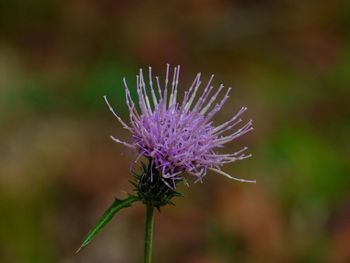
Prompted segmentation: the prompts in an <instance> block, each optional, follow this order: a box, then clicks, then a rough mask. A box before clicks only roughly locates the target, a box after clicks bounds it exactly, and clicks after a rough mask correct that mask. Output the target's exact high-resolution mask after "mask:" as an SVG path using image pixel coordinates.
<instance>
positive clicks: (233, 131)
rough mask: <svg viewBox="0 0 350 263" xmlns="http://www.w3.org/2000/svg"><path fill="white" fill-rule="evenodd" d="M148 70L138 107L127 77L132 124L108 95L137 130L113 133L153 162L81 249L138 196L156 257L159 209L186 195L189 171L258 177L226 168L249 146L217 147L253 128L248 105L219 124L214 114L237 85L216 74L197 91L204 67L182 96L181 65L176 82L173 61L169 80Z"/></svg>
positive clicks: (148, 249) (140, 81)
mask: <svg viewBox="0 0 350 263" xmlns="http://www.w3.org/2000/svg"><path fill="white" fill-rule="evenodd" d="M148 73H149V76H148V85H147V87H146V82H145V79H144V76H143V72H142V69H140V72H139V75H137V76H136V80H137V85H136V91H137V95H138V108H137V107H136V105H135V103H134V101H133V99H132V98H131V94H130V90H129V88H128V85H127V83H126V80H125V78H124V85H125V94H126V103H127V105H128V108H129V117H130V124H126V123H125V122H124V121H123V120H122V119H121V118H120V117H119V116H118V115H117V114H116V113H115V111H114V110H113V108H112V106H111V105H110V103H109V102H108V100H107V98H106V96H104V99H105V101H106V103H107V105H108V107H109V109H110V111H111V112H112V113H113V115H114V116H115V117H116V118H117V119H118V121H119V122H120V123H121V125H122V126H123V127H124V128H125V129H127V130H129V131H130V133H131V142H125V141H122V140H119V139H118V138H115V137H114V136H111V138H112V139H113V140H114V141H116V142H117V143H121V144H123V145H124V146H127V147H130V148H132V149H134V150H136V151H137V152H138V153H139V155H138V157H137V158H136V160H135V163H136V162H137V161H138V159H139V158H140V157H141V156H144V157H146V158H147V159H149V163H148V164H147V165H145V164H144V163H142V166H141V168H142V169H141V171H140V172H139V173H134V172H133V175H134V181H133V182H131V183H132V184H133V185H134V186H135V189H134V190H135V192H136V195H132V194H128V197H127V198H125V199H118V198H116V199H115V200H114V202H113V203H112V205H111V206H110V207H109V208H108V209H107V210H106V211H105V213H104V214H103V215H102V217H101V218H100V220H99V221H98V222H97V223H96V225H95V226H94V227H93V228H92V229H91V230H90V231H89V233H88V234H87V236H86V237H85V239H84V241H83V243H82V245H81V246H80V248H79V249H78V251H79V250H80V249H81V248H83V247H85V246H86V245H87V244H89V243H90V241H91V240H92V239H93V238H94V237H95V236H96V234H97V233H99V231H101V230H102V229H103V228H104V227H105V226H106V224H107V223H108V222H109V221H110V220H111V219H112V217H113V216H114V215H115V214H116V213H117V212H118V211H119V210H121V209H123V208H126V207H129V206H131V204H132V203H134V202H136V201H142V202H143V203H144V204H145V206H146V211H147V212H146V226H145V249H144V251H145V253H144V262H145V263H150V262H151V258H152V235H153V224H154V223H153V210H154V208H157V209H158V210H159V209H160V207H161V206H164V205H167V204H173V203H172V201H171V199H172V198H173V197H176V196H181V194H180V193H178V192H176V191H175V185H176V182H178V181H179V180H182V179H184V177H183V173H187V174H190V175H192V176H194V177H195V178H196V181H200V182H202V179H203V177H204V176H205V175H206V174H207V172H208V170H211V171H214V172H216V173H218V174H221V175H224V176H226V177H228V178H230V179H234V180H237V181H240V182H249V183H254V182H255V181H254V180H245V179H239V178H236V177H233V176H231V175H229V174H227V173H226V172H224V171H223V170H222V166H223V165H224V164H227V163H232V162H235V161H237V160H243V159H246V158H249V157H250V156H251V155H250V154H246V153H245V152H246V150H247V147H243V148H242V149H240V150H238V151H236V152H233V153H219V152H218V151H217V149H219V148H223V147H224V145H225V144H227V143H229V142H232V141H234V140H235V139H237V138H238V137H240V136H242V135H243V134H245V133H247V132H249V131H251V130H252V129H253V127H252V121H251V120H250V121H248V122H246V123H245V124H242V122H243V121H242V119H241V116H242V114H243V113H244V112H245V111H246V110H247V108H245V107H243V108H241V109H240V110H239V111H238V112H237V113H236V114H235V115H234V116H233V117H232V118H231V119H230V120H228V121H226V122H224V123H222V124H220V125H218V126H215V125H214V123H213V117H214V116H215V114H216V113H218V112H219V111H220V110H221V108H222V106H223V105H224V103H225V102H226V101H227V99H228V98H229V96H228V95H229V93H230V91H231V88H228V89H226V91H225V89H224V86H223V85H222V84H221V85H220V86H219V87H218V88H217V89H214V87H213V86H212V85H211V82H212V80H213V77H214V75H212V76H211V77H210V78H209V81H208V82H207V84H206V85H205V87H204V88H202V90H203V91H202V93H201V95H200V96H197V93H199V89H200V86H201V73H198V74H197V75H196V77H195V79H194V81H193V83H192V85H191V86H190V88H189V89H188V90H187V91H186V92H185V93H184V95H183V97H182V99H180V100H178V97H177V90H178V85H179V74H180V66H177V67H175V68H174V71H173V76H172V81H171V83H170V82H169V74H170V73H169V65H167V69H166V76H165V83H164V84H161V82H160V80H159V77H155V80H156V82H155V84H153V81H154V78H153V77H152V69H151V67H150V68H149V72H148ZM168 86H169V87H168ZM219 97H221V98H220V99H219ZM78 251H77V252H78Z"/></svg>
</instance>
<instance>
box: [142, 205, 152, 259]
mask: <svg viewBox="0 0 350 263" xmlns="http://www.w3.org/2000/svg"><path fill="white" fill-rule="evenodd" d="M146 206H147V214H146V228H145V254H144V263H151V261H152V239H153V209H154V207H153V206H152V205H150V204H147V205H146Z"/></svg>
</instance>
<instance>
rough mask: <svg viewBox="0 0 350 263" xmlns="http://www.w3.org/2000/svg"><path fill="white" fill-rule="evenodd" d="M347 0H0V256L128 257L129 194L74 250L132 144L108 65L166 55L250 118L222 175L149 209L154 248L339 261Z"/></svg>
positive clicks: (343, 257)
mask: <svg viewBox="0 0 350 263" xmlns="http://www.w3.org/2000/svg"><path fill="white" fill-rule="evenodd" d="M349 28H350V1H340V0H333V1H316V0H311V1H301V0H300V1H293V0H282V1H277V0H269V1H258V0H246V1H244V0H238V1H228V0H226V1H225V0H203V1H198V0H186V1H185V0H181V1H175V0H172V1H166V2H165V1H163V2H161V1H160V2H156V1H147V2H146V1H125V2H122V1H113V0H100V1H93V0H86V1H84V0H70V1H67V0H61V1H45V0H25V1H20V0H11V1H7V0H3V1H0V262H4V263H27V262H28V263H31V262H33V263H41V262H44V263H46V262H60V263H70V262H84V263H89V262H104V263H109V262H111V263H112V262H131V263H133V262H135V263H136V262H141V258H142V253H143V243H142V242H143V228H144V216H145V211H144V207H143V206H142V205H140V204H136V205H134V206H133V207H132V208H129V209H126V210H123V211H121V212H120V214H118V215H117V216H116V217H115V218H114V219H113V220H112V222H111V223H110V224H109V225H108V226H107V228H106V229H105V230H104V231H103V232H102V233H101V234H100V235H98V236H97V238H96V239H95V240H94V241H93V242H92V243H91V244H90V245H89V246H88V247H87V248H86V249H84V250H83V251H82V252H81V253H80V254H78V255H74V251H75V250H76V249H77V248H78V247H79V245H80V242H81V241H82V238H83V236H84V235H85V234H86V232H87V230H88V229H89V228H90V227H91V226H92V225H93V224H94V223H95V221H96V219H97V218H98V217H99V216H100V215H101V213H102V212H103V211H104V209H105V208H106V207H107V206H108V205H109V204H110V203H111V202H112V200H113V197H114V196H115V195H116V196H118V197H124V196H125V193H124V192H123V191H130V190H131V189H132V187H131V185H130V184H129V182H128V180H129V179H131V176H130V173H129V166H130V164H131V162H132V160H133V158H134V157H135V155H134V154H133V153H132V152H130V151H129V150H127V149H125V148H123V147H122V146H120V145H117V144H115V143H113V142H112V141H111V140H110V139H109V135H111V134H114V135H118V136H119V138H122V139H127V138H128V136H129V135H128V134H127V133H126V132H125V130H123V129H121V127H120V125H119V124H118V122H117V121H116V120H115V119H114V118H113V116H112V115H111V114H110V112H109V111H108V109H107V107H106V105H104V102H103V99H102V96H103V95H105V94H107V95H108V96H109V98H110V100H111V102H112V103H113V105H115V108H116V110H117V111H118V112H119V113H120V114H121V115H122V116H123V117H124V118H127V110H126V107H125V102H124V94H123V89H122V77H123V76H126V77H127V79H128V81H129V83H130V85H131V86H132V85H133V83H135V75H136V73H137V70H138V68H139V67H147V66H148V65H152V66H153V70H154V71H155V72H157V73H158V74H159V75H160V76H161V77H163V76H164V71H165V64H166V63H171V64H172V65H177V64H181V65H182V74H181V76H180V81H181V89H182V90H184V89H186V87H187V86H188V84H189V83H190V81H191V80H192V78H193V77H194V75H195V74H196V73H197V72H198V71H201V72H202V73H203V75H204V76H205V77H209V76H210V74H211V73H215V74H216V84H220V83H221V82H223V83H224V84H226V85H227V86H229V85H232V86H233V87H234V90H233V93H232V94H233V96H231V98H230V100H229V102H228V103H227V104H226V106H225V108H224V109H223V111H221V112H220V113H219V114H218V116H217V120H218V121H222V120H225V119H228V118H229V117H230V116H232V115H233V114H234V113H235V111H236V110H238V109H239V108H240V107H241V106H248V108H249V110H248V112H247V113H246V114H245V117H246V118H253V119H254V121H255V124H254V126H255V131H254V132H253V133H250V134H249V135H247V136H245V137H244V138H242V139H241V140H240V141H239V142H237V143H232V144H230V145H229V146H228V148H227V149H226V150H227V151H230V150H234V149H237V148H238V147H239V146H241V145H248V146H250V151H251V152H252V154H253V158H251V159H248V160H245V161H242V162H237V163H234V164H232V165H228V166H226V168H225V171H227V172H229V173H231V174H232V175H235V176H237V177H243V178H250V179H257V181H258V183H257V184H256V185H251V184H243V183H237V182H234V181H229V180H228V179H227V178H224V177H220V176H218V175H216V174H211V173H209V174H208V175H207V177H206V178H205V181H204V183H203V184H200V183H199V184H192V185H191V186H190V188H186V187H181V191H182V192H183V193H184V194H185V197H184V198H179V199H177V200H175V203H176V207H166V208H164V209H163V210H162V212H161V213H157V215H156V226H155V236H154V238H155V241H154V242H155V244H154V262H155V263H156V262H159V263H160V262H166V263H172V262H176V263H178V262H186V263H207V262H208V263H209V262H210V263H226V262H227V263H231V262H247V263H248V262H249V263H253V262H254V263H255V262H262V263H264V262H305V263H306V262H335V263H338V262H339V263H340V262H344V263H345V262H350V194H349V186H350V178H349V172H350V158H349V157H350V145H349V144H350V140H349V139H350V136H349V134H350V109H349V103H350V100H349V98H350V86H349V85H350V32H349Z"/></svg>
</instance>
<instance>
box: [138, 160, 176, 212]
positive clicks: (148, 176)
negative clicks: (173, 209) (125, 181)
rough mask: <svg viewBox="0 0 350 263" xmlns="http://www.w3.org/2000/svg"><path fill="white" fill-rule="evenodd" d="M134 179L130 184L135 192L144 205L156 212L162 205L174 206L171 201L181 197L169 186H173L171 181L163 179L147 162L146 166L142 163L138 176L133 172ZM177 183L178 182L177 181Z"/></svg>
mask: <svg viewBox="0 0 350 263" xmlns="http://www.w3.org/2000/svg"><path fill="white" fill-rule="evenodd" d="M133 176H134V178H135V181H134V182H131V183H132V184H133V185H134V186H135V189H134V190H135V192H136V193H137V195H138V197H139V198H140V200H142V202H143V203H144V204H149V205H152V206H154V207H156V208H157V209H158V210H159V209H160V207H161V206H163V205H168V204H170V205H174V203H172V202H171V199H172V198H173V197H176V196H182V194H180V193H179V192H177V191H175V185H174V188H172V187H171V186H170V184H173V181H172V180H171V179H166V178H163V177H162V175H161V174H160V173H159V172H158V171H157V170H156V169H155V168H154V166H153V165H152V164H151V162H149V164H148V165H146V164H144V163H142V164H141V171H140V174H137V173H135V172H133ZM177 182H180V180H179V181H177Z"/></svg>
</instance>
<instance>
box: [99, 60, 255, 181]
mask: <svg viewBox="0 0 350 263" xmlns="http://www.w3.org/2000/svg"><path fill="white" fill-rule="evenodd" d="M148 73H149V77H148V85H147V86H146V83H145V80H144V77H143V72H142V70H140V73H139V75H137V87H136V89H137V94H138V105H139V110H140V113H139V110H138V109H137V108H136V105H135V103H134V101H133V100H132V98H131V95H130V91H129V88H128V86H127V84H126V81H125V79H124V85H125V92H126V102H127V105H128V108H129V112H130V114H129V116H130V125H127V124H126V123H125V122H124V121H123V120H122V119H121V118H120V117H119V116H118V115H117V114H116V113H115V112H114V111H113V109H112V107H111V106H110V104H109V103H108V101H107V99H106V97H105V100H106V102H107V104H108V106H109V108H110V110H111V111H112V113H113V114H114V115H115V116H116V117H117V119H118V120H119V122H120V123H121V124H122V126H123V127H124V128H125V129H128V130H129V131H130V132H131V134H132V143H126V142H123V141H121V140H119V139H117V138H115V137H113V136H111V138H112V139H113V140H114V141H116V142H118V143H122V144H124V145H125V146H127V147H130V148H134V149H136V150H137V151H138V152H139V156H144V157H147V158H148V159H150V160H151V162H153V165H154V167H155V168H156V169H157V170H158V171H159V172H160V174H161V175H162V176H163V177H164V178H169V179H173V180H177V179H179V178H181V174H182V173H183V172H186V173H188V174H190V175H194V176H195V177H196V181H202V179H203V177H204V176H205V175H206V173H207V171H208V170H212V171H214V172H216V173H219V174H221V175H224V176H227V177H229V178H231V179H235V180H238V181H243V182H255V181H253V180H245V179H238V178H235V177H232V176H231V175H229V174H227V173H225V172H224V171H222V170H221V167H222V166H223V165H224V164H226V163H231V162H234V161H236V160H242V159H246V158H248V157H250V156H251V155H250V154H245V151H246V150H247V147H244V148H242V149H240V150H238V151H236V152H234V153H230V154H222V153H218V152H217V151H216V150H217V149H218V148H223V147H224V144H226V143H228V142H231V141H233V140H235V139H236V138H238V137H239V136H241V135H243V134H245V133H247V132H249V131H251V130H252V129H253V127H252V121H251V120H250V121H248V122H247V123H246V124H244V125H241V127H240V128H239V129H237V130H235V131H234V132H232V131H231V130H232V128H235V127H237V126H238V125H239V124H240V123H241V122H242V119H241V118H240V117H241V115H242V114H243V112H245V111H246V109H247V108H245V107H243V108H241V110H240V111H239V112H238V113H237V114H236V115H235V116H234V117H233V118H231V119H230V120H229V121H227V122H225V123H223V124H221V125H218V126H214V125H213V122H212V118H213V116H214V115H215V114H216V113H217V112H218V111H219V110H220V109H221V107H222V106H223V104H224V103H225V102H226V100H227V99H228V97H229V96H228V94H229V92H230V90H231V88H228V89H226V92H225V93H224V95H223V96H222V98H221V100H220V101H218V102H217V103H216V104H214V103H215V101H216V99H217V98H218V97H219V96H220V93H221V92H222V91H223V90H224V86H223V85H222V84H221V85H220V86H219V88H218V89H217V90H216V91H215V92H214V91H213V90H214V87H213V86H212V85H211V81H212V79H213V75H212V76H211V77H210V79H209V81H208V82H207V84H206V86H205V88H204V91H203V92H202V94H201V96H199V97H198V98H197V96H196V95H197V92H198V90H199V88H200V86H201V79H200V77H201V74H200V73H198V74H197V75H196V78H195V80H194V81H193V83H192V85H191V86H190V88H189V90H188V91H186V92H185V94H184V96H183V98H182V100H181V103H180V102H178V99H177V90H178V84H179V81H178V80H179V73H180V66H177V67H175V68H174V72H173V78H172V82H171V83H169V65H167V71H166V77H165V83H164V84H163V85H162V84H161V83H160V80H159V78H158V77H155V80H156V81H155V84H154V83H153V81H154V79H153V77H152V69H151V68H149V72H148ZM168 85H169V87H168ZM168 89H169V90H168ZM168 92H169V95H168ZM230 131H231V132H230Z"/></svg>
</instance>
